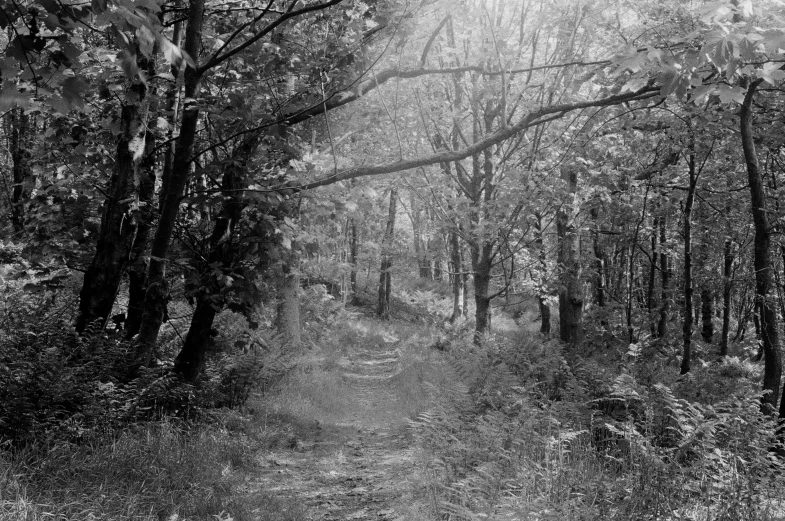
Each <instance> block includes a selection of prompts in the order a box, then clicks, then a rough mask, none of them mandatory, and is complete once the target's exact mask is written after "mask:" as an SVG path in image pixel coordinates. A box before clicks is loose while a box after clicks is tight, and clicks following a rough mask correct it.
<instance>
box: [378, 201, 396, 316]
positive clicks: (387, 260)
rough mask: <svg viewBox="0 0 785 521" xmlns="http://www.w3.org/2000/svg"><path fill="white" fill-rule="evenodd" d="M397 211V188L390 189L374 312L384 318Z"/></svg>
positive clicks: (388, 293) (388, 291)
mask: <svg viewBox="0 0 785 521" xmlns="http://www.w3.org/2000/svg"><path fill="white" fill-rule="evenodd" d="M397 211H398V189H397V188H396V187H395V186H393V187H392V188H391V189H390V205H389V210H388V213H387V228H386V229H385V232H384V238H383V239H382V263H381V267H380V270H379V302H378V305H377V306H376V314H377V315H378V316H379V317H380V318H382V319H384V320H388V319H389V318H390V298H391V296H392V273H391V269H392V263H393V261H392V248H393V241H394V239H395V216H396V213H397Z"/></svg>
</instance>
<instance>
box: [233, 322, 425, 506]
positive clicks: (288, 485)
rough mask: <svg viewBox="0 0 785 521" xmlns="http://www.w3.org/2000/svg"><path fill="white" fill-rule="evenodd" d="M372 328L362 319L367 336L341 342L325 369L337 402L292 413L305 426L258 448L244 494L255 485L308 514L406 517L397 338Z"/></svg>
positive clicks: (407, 456) (406, 440)
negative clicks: (277, 444)
mask: <svg viewBox="0 0 785 521" xmlns="http://www.w3.org/2000/svg"><path fill="white" fill-rule="evenodd" d="M369 322H370V321H369ZM373 327H374V325H373V324H367V325H366V333H367V334H368V336H367V342H364V341H363V338H362V337H360V338H359V339H358V340H359V341H357V342H356V345H350V346H344V347H343V348H342V349H341V353H340V355H339V356H337V357H334V358H333V359H332V360H331V363H330V364H329V368H328V369H326V370H325V374H326V377H327V378H329V379H332V380H333V381H334V382H337V383H339V385H336V386H334V388H331V387H330V386H327V387H325V390H324V392H329V393H337V394H342V396H336V397H334V398H335V399H336V400H337V401H338V403H340V404H341V406H340V407H335V408H334V410H332V411H330V412H329V413H328V414H324V413H322V412H321V411H309V412H311V414H307V412H306V413H304V414H300V415H298V416H299V417H297V421H299V422H301V423H302V424H305V425H310V426H311V428H310V429H308V430H307V431H308V432H307V433H306V434H304V435H303V434H302V433H301V434H300V436H299V437H298V439H297V440H295V441H294V442H293V443H292V445H294V446H293V447H291V448H287V449H277V450H273V451H268V452H264V453H261V454H259V463H260V469H259V471H258V472H257V473H255V475H254V476H253V478H252V479H251V481H250V482H249V483H248V484H247V490H248V493H249V494H253V492H254V491H255V490H263V491H266V492H268V493H271V494H273V495H274V496H276V497H279V498H290V499H291V500H293V501H295V502H296V503H297V504H299V505H300V506H302V507H305V508H306V509H307V512H308V519H312V520H325V521H326V520H336V521H337V520H351V519H360V520H365V519H368V520H370V519H373V520H379V521H386V520H398V519H400V520H403V519H406V518H408V517H407V516H404V509H405V506H406V502H407V501H406V496H407V495H409V493H410V490H411V487H412V484H411V481H410V478H411V476H412V475H413V474H414V471H415V464H414V457H413V450H412V445H413V441H412V439H411V437H410V436H409V435H408V434H407V431H406V417H405V413H404V412H403V411H404V410H405V408H404V407H401V404H400V393H398V392H396V387H397V386H398V385H400V382H399V381H398V382H397V381H396V378H395V377H396V375H397V374H399V373H400V369H401V350H400V344H401V341H400V340H398V339H397V338H394V337H390V336H389V335H381V334H379V333H378V331H373V330H372V328H373ZM325 374H322V378H324V377H325ZM308 416H310V417H308Z"/></svg>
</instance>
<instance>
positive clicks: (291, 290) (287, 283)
mask: <svg viewBox="0 0 785 521" xmlns="http://www.w3.org/2000/svg"><path fill="white" fill-rule="evenodd" d="M292 257H293V260H292V261H290V262H289V263H287V265H286V266H285V267H284V279H283V281H282V284H281V286H280V288H279V290H278V291H279V298H280V301H279V303H278V310H277V311H278V316H277V320H276V324H277V326H278V332H279V333H281V335H282V336H283V339H284V343H285V344H286V345H287V346H290V347H296V346H299V345H300V343H301V341H302V337H301V334H300V331H301V326H300V296H299V290H300V273H299V270H298V269H297V261H296V255H292Z"/></svg>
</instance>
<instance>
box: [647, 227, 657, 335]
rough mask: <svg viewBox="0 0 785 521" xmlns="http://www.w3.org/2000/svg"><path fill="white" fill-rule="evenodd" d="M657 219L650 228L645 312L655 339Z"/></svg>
mask: <svg viewBox="0 0 785 521" xmlns="http://www.w3.org/2000/svg"><path fill="white" fill-rule="evenodd" d="M659 225H660V222H659V217H654V223H653V224H652V227H651V265H650V266H649V287H648V289H647V291H646V311H648V313H649V320H650V321H651V336H652V337H654V338H657V322H656V321H655V319H654V309H655V308H656V307H657V297H656V296H655V286H656V284H657V229H658V228H659Z"/></svg>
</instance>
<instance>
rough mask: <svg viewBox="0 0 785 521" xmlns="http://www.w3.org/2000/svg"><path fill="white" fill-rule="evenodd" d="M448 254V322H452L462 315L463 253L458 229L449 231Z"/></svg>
mask: <svg viewBox="0 0 785 521" xmlns="http://www.w3.org/2000/svg"><path fill="white" fill-rule="evenodd" d="M450 256H451V260H452V266H453V274H452V277H451V283H452V316H451V317H450V323H451V324H454V323H455V322H456V321H458V320H460V319H461V317H463V255H462V254H461V242H460V238H459V237H458V231H457V230H455V229H453V230H451V231H450Z"/></svg>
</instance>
